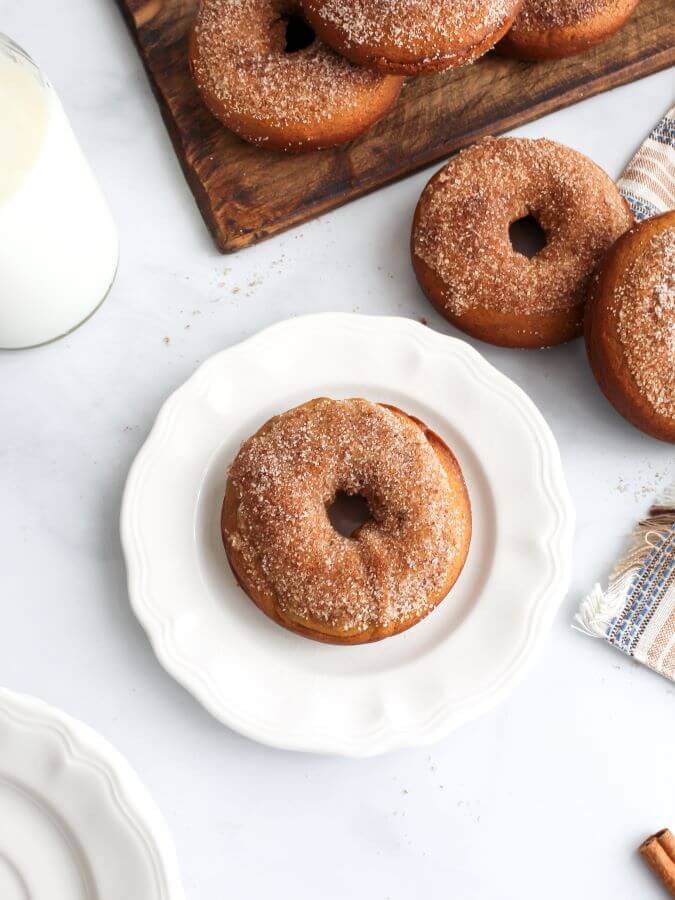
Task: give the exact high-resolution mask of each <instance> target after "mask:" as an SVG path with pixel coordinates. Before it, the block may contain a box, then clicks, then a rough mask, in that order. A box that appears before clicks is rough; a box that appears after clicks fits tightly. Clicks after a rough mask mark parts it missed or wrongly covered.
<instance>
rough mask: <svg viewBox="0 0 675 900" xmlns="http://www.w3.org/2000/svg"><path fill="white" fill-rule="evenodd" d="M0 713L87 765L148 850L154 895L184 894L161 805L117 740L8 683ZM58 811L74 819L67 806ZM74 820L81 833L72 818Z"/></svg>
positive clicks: (64, 756)
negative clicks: (159, 805)
mask: <svg viewBox="0 0 675 900" xmlns="http://www.w3.org/2000/svg"><path fill="white" fill-rule="evenodd" d="M0 717H2V718H3V719H4V720H5V721H6V722H8V723H9V725H10V727H12V728H16V729H21V730H23V731H24V732H27V733H30V734H31V735H32V736H33V738H34V739H35V740H37V741H44V740H45V739H47V740H49V741H50V743H51V744H52V745H55V744H56V745H58V748H59V751H60V755H61V764H62V765H63V766H64V767H67V768H76V769H77V768H83V769H85V770H86V771H87V772H88V773H90V774H92V775H94V776H95V779H96V783H97V788H98V791H97V793H98V796H99V798H100V800H101V801H102V802H105V801H107V802H108V803H109V804H110V807H111V808H112V811H113V812H112V815H114V816H115V817H116V819H117V820H118V821H120V822H124V823H125V825H126V827H127V828H128V829H129V830H130V831H131V832H133V834H134V839H135V842H136V843H137V844H138V845H139V846H140V847H141V848H142V850H143V853H144V856H145V859H146V860H147V871H148V873H151V878H152V881H153V883H154V887H155V893H154V894H153V897H156V898H157V900H184V898H185V894H184V892H183V886H182V881H181V878H180V874H179V868H178V859H177V856H176V851H175V849H174V846H173V843H172V840H171V837H170V835H169V831H168V828H167V826H166V824H165V822H164V819H163V818H162V815H161V813H160V811H159V808H158V807H157V805H156V803H155V801H154V800H153V799H152V797H151V795H150V793H149V792H148V790H147V788H146V787H145V785H144V784H143V783H142V781H141V780H140V778H139V776H138V775H137V774H136V772H135V771H134V770H133V768H132V767H131V765H130V764H129V763H128V762H127V760H126V759H125V758H124V757H123V756H122V754H121V753H120V752H119V751H118V750H116V749H115V748H114V747H113V746H112V744H110V743H109V742H108V741H107V740H105V738H103V737H101V735H99V734H98V733H97V732H96V731H94V729H92V728H90V727H89V726H88V725H85V724H84V723H83V722H81V721H79V720H78V719H75V718H73V717H72V716H70V715H68V714H67V713H65V712H63V711H62V710H60V709H57V708H56V707H55V706H52V705H50V704H48V703H45V702H44V701H43V700H40V699H38V698H37V697H33V696H29V695H27V694H22V693H17V692H15V691H12V690H9V689H8V688H4V687H0ZM15 777H17V776H16V775H15ZM36 777H37V773H36ZM25 778H26V776H25V775H23V777H19V782H20V783H23V780H24V779H25ZM36 790H37V789H36ZM38 793H40V791H38ZM56 811H57V812H58V813H59V815H63V817H64V819H66V820H67V819H68V813H67V812H66V811H64V810H62V809H58V810H56ZM69 825H70V826H71V827H73V831H74V833H75V836H76V837H77V836H78V835H77V831H76V830H75V828H74V826H73V825H72V822H69Z"/></svg>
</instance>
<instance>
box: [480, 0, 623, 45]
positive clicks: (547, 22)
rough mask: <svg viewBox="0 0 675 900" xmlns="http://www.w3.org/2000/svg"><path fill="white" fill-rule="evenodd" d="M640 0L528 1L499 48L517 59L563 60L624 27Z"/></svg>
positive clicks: (526, 0)
mask: <svg viewBox="0 0 675 900" xmlns="http://www.w3.org/2000/svg"><path fill="white" fill-rule="evenodd" d="M638 2H639V0H525V4H524V6H523V8H522V10H521V12H520V13H519V15H518V17H517V18H516V21H515V22H514V23H513V28H512V29H511V30H510V31H509V33H508V34H507V35H506V37H505V38H504V39H503V40H502V41H501V43H500V44H499V47H498V48H497V49H498V50H499V52H500V53H502V54H503V55H504V56H515V57H517V58H518V59H560V58H562V57H564V56H574V54H575V53H583V52H584V51H585V50H589V49H590V48H591V47H594V46H595V45H596V44H599V43H601V42H602V41H605V40H607V38H609V37H611V36H612V35H613V34H614V33H615V32H616V31H618V30H619V29H620V28H622V27H623V26H624V25H625V24H626V22H627V21H628V19H629V18H630V16H631V15H632V14H633V11H634V10H635V8H636V7H637V5H638Z"/></svg>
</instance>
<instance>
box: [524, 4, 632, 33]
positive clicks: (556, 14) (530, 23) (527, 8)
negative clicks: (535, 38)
mask: <svg viewBox="0 0 675 900" xmlns="http://www.w3.org/2000/svg"><path fill="white" fill-rule="evenodd" d="M616 5H617V0H525V3H524V5H523V8H522V10H521V11H520V12H519V13H518V15H517V17H516V21H515V22H514V23H513V27H514V28H529V29H535V30H537V31H541V30H543V29H545V28H557V27H561V26H565V25H578V24H580V23H581V22H585V21H587V20H588V19H590V18H592V17H593V16H595V15H597V14H598V13H599V12H600V11H601V10H603V9H608V8H611V7H612V6H616Z"/></svg>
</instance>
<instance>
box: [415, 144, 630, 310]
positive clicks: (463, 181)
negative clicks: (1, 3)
mask: <svg viewBox="0 0 675 900" xmlns="http://www.w3.org/2000/svg"><path fill="white" fill-rule="evenodd" d="M528 215H532V216H533V217H534V218H535V219H536V220H537V221H538V222H539V224H540V225H541V227H542V229H543V230H544V232H545V234H546V245H545V246H544V247H543V249H542V250H540V251H539V253H537V254H536V255H535V256H533V257H532V258H528V257H526V256H524V255H522V254H520V253H517V252H516V251H515V250H514V249H513V247H512V245H511V241H510V240H509V226H510V225H511V224H512V223H513V222H514V221H516V220H518V219H521V218H524V217H526V216H528ZM631 221H632V216H631V214H630V212H629V211H628V207H627V205H626V203H625V201H624V200H623V198H622V197H621V195H620V194H619V191H618V190H617V188H616V185H615V184H614V183H613V182H612V180H611V179H610V178H609V176H608V175H606V173H605V172H603V171H602V169H600V168H599V167H598V166H596V165H595V164H594V163H593V162H591V160H589V159H587V158H586V157H585V156H582V154H580V153H577V152H576V151H575V150H572V149H571V148H569V147H565V146H563V145H562V144H558V143H556V142H555V141H550V140H546V139H543V138H542V139H538V140H530V139H527V138H487V139H485V140H482V141H480V142H479V143H477V144H474V145H473V146H471V147H469V148H467V149H466V150H463V151H462V152H461V153H459V154H458V155H457V156H455V157H453V159H451V160H450V162H449V163H448V164H447V166H446V167H445V168H444V169H442V170H441V172H440V173H439V174H438V175H437V176H436V177H434V178H433V179H432V180H431V182H430V183H429V184H428V185H427V187H426V188H425V190H424V192H423V193H422V197H421V199H420V205H419V216H418V220H417V225H416V227H415V230H414V233H413V252H414V253H415V255H416V256H418V257H419V258H420V259H422V260H423V261H424V262H425V263H426V264H427V265H428V266H429V267H430V269H432V270H433V271H434V272H435V273H436V274H437V275H438V276H439V278H440V279H441V280H442V282H443V284H444V286H445V291H446V293H445V296H444V298H443V301H444V303H445V305H446V307H447V309H448V310H449V311H450V312H451V313H453V314H454V315H457V316H461V315H462V313H463V312H465V311H466V310H467V309H469V308H473V307H476V306H480V307H484V308H486V309H490V310H494V311H496V312H503V313H509V314H514V313H515V314H536V313H547V312H551V311H553V310H556V309H563V308H568V307H572V306H574V305H576V304H577V303H579V302H583V300H584V297H585V292H586V289H587V286H588V281H589V278H590V277H591V275H592V272H593V270H594V269H595V266H596V264H597V263H598V261H599V259H600V257H601V255H602V253H603V252H604V251H605V250H606V249H607V248H608V247H609V246H610V244H612V243H613V242H614V240H616V238H618V237H619V236H620V235H621V234H623V232H624V231H626V229H627V228H629V227H630V224H631Z"/></svg>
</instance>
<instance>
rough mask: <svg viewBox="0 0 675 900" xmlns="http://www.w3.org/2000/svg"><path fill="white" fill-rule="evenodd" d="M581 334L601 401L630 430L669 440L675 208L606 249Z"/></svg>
mask: <svg viewBox="0 0 675 900" xmlns="http://www.w3.org/2000/svg"><path fill="white" fill-rule="evenodd" d="M584 336H585V339H586V350H587V351H588V359H589V362H590V364H591V369H592V371H593V374H594V376H595V378H596V381H597V382H598V384H599V385H600V388H601V389H602V391H603V393H604V394H605V396H606V397H607V399H608V400H609V402H610V403H611V404H612V405H613V406H614V407H615V409H616V410H617V411H618V412H619V413H621V415H622V416H623V417H624V418H625V419H627V420H628V421H629V422H631V423H632V424H633V425H635V426H636V427H637V428H639V429H641V430H642V431H644V432H646V433H647V434H650V435H651V436H652V437H655V438H660V439H661V440H662V441H670V442H671V443H675V211H671V212H667V213H664V214H663V215H660V216H655V217H654V218H653V219H647V220H645V221H644V222H640V224H639V225H635V226H634V227H633V228H631V229H630V231H628V232H627V233H626V234H624V235H623V237H621V238H619V240H618V241H617V242H616V243H615V244H614V246H613V247H612V248H611V249H610V250H609V252H608V253H607V255H606V256H605V258H604V260H603V262H602V265H601V267H600V269H599V270H598V273H597V276H596V278H595V279H594V283H593V287H592V290H591V296H590V298H589V301H588V305H587V307H586V317H585V321H584Z"/></svg>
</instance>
